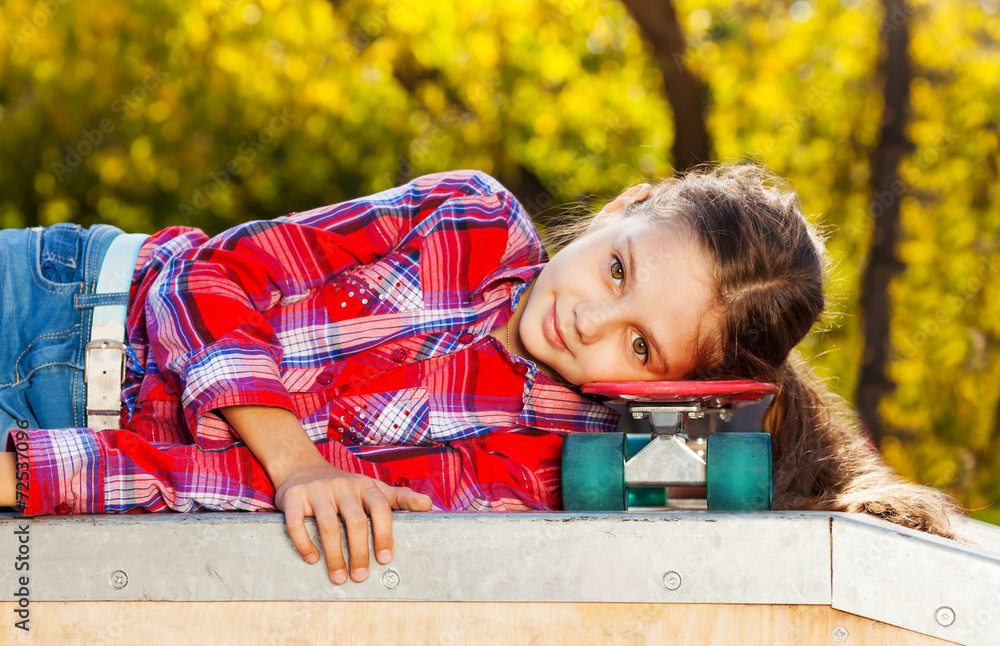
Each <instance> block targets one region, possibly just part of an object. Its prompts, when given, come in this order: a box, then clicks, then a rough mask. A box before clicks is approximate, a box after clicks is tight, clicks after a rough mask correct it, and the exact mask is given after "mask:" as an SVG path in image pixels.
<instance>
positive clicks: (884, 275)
mask: <svg viewBox="0 0 1000 646" xmlns="http://www.w3.org/2000/svg"><path fill="white" fill-rule="evenodd" d="M882 6H883V8H884V10H885V16H884V17H883V19H882V27H881V30H880V31H881V38H882V41H883V43H884V51H883V60H882V78H883V82H884V84H885V89H884V92H885V106H884V108H883V111H882V131H881V138H880V141H879V144H878V147H877V148H876V149H875V152H874V154H873V155H872V157H871V168H872V197H871V203H870V206H869V214H870V215H871V217H872V220H873V221H874V228H873V231H872V241H871V255H870V256H869V259H868V265H867V267H865V271H864V274H863V275H862V278H861V306H860V314H861V317H862V320H863V326H864V327H863V332H864V339H865V341H864V343H865V345H864V351H863V353H862V355H861V371H860V375H859V379H858V385H857V390H856V391H855V401H856V405H857V408H858V412H859V414H860V416H861V421H862V423H863V424H864V426H865V428H866V429H867V430H868V432H869V433H870V434H871V436H872V439H874V440H875V442H876V443H879V442H881V440H882V436H883V433H884V429H883V427H882V422H881V420H880V418H879V415H878V404H879V402H880V401H881V400H882V398H883V397H884V396H885V395H887V394H889V393H890V392H891V391H892V388H893V383H892V382H891V381H890V380H889V379H888V378H887V377H886V374H885V368H886V356H887V355H888V346H889V321H890V314H891V312H890V307H889V282H890V281H891V280H892V278H893V276H895V275H896V274H897V273H899V272H900V271H901V270H902V269H903V267H904V265H903V263H902V262H900V260H899V259H898V258H897V257H896V242H897V239H898V237H899V201H900V199H901V198H902V197H903V188H904V187H903V183H902V182H901V181H900V180H899V178H898V170H899V162H900V160H901V159H902V158H903V156H904V155H907V154H908V153H909V152H910V150H911V148H912V146H911V144H910V142H909V141H908V140H907V138H906V132H905V124H906V110H907V105H908V102H909V92H910V60H909V54H908V53H907V45H908V41H909V37H908V30H907V23H908V21H909V13H910V9H909V8H908V7H907V5H906V2H905V0H882Z"/></svg>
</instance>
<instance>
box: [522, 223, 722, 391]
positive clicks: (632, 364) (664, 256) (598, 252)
mask: <svg viewBox="0 0 1000 646" xmlns="http://www.w3.org/2000/svg"><path fill="white" fill-rule="evenodd" d="M609 219H610V220H612V221H611V222H608V220H609ZM708 267H709V265H708V264H707V262H706V260H705V258H704V257H703V254H702V252H701V251H700V249H699V248H698V247H697V246H696V245H695V244H694V243H693V242H692V241H691V240H690V238H688V237H686V236H683V235H677V234H675V233H672V232H671V231H670V230H669V229H668V228H667V226H665V225H664V224H662V223H654V222H650V221H648V220H646V219H644V218H641V217H631V218H625V219H614V218H613V217H609V216H608V215H607V214H605V213H603V212H602V214H600V215H598V218H597V219H596V220H595V222H594V224H593V225H592V228H591V230H590V232H589V234H588V235H586V236H585V237H583V238H582V239H580V240H577V241H576V242H573V243H572V244H570V245H568V246H567V247H566V248H564V249H563V250H562V251H560V252H559V253H557V254H556V255H555V257H553V258H552V260H551V261H550V262H549V263H548V264H547V265H545V267H544V269H542V271H541V273H540V274H539V275H538V277H537V278H536V279H535V281H534V283H533V284H532V286H531V288H530V291H528V292H527V293H526V299H527V302H526V304H525V306H524V310H523V312H522V314H521V317H520V319H519V320H518V321H516V322H515V323H514V327H516V330H517V333H518V341H519V344H518V345H520V347H521V348H523V350H524V351H526V354H528V355H530V358H532V359H533V360H534V361H535V362H536V363H537V364H538V366H539V369H540V370H542V371H543V372H545V373H546V374H548V375H549V376H552V373H553V372H556V373H558V374H560V375H562V377H563V378H564V379H566V380H567V381H569V382H570V383H573V384H582V383H586V382H592V381H655V380H673V379H680V378H682V377H683V376H684V375H686V374H687V373H688V372H689V371H690V370H692V369H693V368H694V367H695V363H696V361H697V357H696V355H695V348H696V344H697V342H698V340H699V339H700V340H701V342H702V344H705V343H708V342H710V341H711V339H712V338H713V336H714V334H713V331H714V330H715V326H716V318H715V316H714V315H713V313H712V312H711V310H710V308H709V305H710V303H709V296H710V290H709V289H708V285H709V284H710V283H709V281H708V276H709V271H708ZM519 309H520V308H519Z"/></svg>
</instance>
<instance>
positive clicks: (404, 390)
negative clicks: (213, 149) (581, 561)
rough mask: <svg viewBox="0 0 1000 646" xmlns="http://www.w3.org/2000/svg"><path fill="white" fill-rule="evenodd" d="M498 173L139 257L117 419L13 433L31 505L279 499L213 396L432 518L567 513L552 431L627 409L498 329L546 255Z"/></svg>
mask: <svg viewBox="0 0 1000 646" xmlns="http://www.w3.org/2000/svg"><path fill="white" fill-rule="evenodd" d="M546 259H547V258H546V256H545V252H544V249H543V247H542V245H541V242H540V240H539V238H538V234H537V232H536V231H535V229H534V226H533V225H532V223H531V220H530V218H529V217H528V215H527V214H526V213H525V211H524V209H523V208H522V207H521V205H520V204H519V203H518V202H517V200H516V199H515V198H514V197H513V196H512V195H511V194H510V193H509V192H508V191H506V189H504V188H503V187H502V186H501V185H500V184H499V183H498V182H497V181H496V180H494V179H493V178H492V177H490V176H488V175H486V174H483V173H479V172H473V171H456V172H450V173H438V174H435V175H428V176H424V177H420V178H417V179H415V180H413V181H412V182H410V183H409V184H407V185H405V186H402V187H399V188H395V189H392V190H389V191H385V192H382V193H378V194H376V195H372V196H369V197H364V198H360V199H356V200H352V201H349V202H344V203H342V204H337V205H333V206H328V207H322V208H319V209H315V210H312V211H308V212H304V213H293V214H290V215H287V216H283V217H279V218H276V219H274V220H270V221H262V222H249V223H246V224H243V225H240V226H237V227H234V228H232V229H230V230H228V231H226V232H224V233H222V234H220V235H219V236H216V237H214V238H212V239H208V237H207V236H205V234H204V233H202V232H201V231H199V230H197V229H191V228H183V227H174V228H169V229H166V230H164V231H161V232H160V233H158V234H156V235H154V236H152V237H151V238H150V239H149V240H148V241H147V242H146V243H145V244H144V245H143V248H142V250H141V252H140V256H139V260H138V262H137V266H136V273H135V277H134V280H133V284H132V294H131V299H130V306H129V314H128V320H127V327H128V334H129V346H130V348H131V350H132V353H131V354H130V357H129V360H128V365H127V376H126V383H125V387H124V391H123V395H122V401H123V410H122V418H121V419H122V424H121V429H119V430H110V431H103V432H93V431H91V430H89V429H57V430H41V429H26V430H20V431H13V432H12V433H11V438H10V440H9V444H8V447H9V448H8V450H13V449H14V448H17V449H18V454H19V461H20V462H22V463H23V464H25V465H26V468H27V473H28V490H27V496H26V498H25V500H24V502H25V505H24V512H25V513H26V514H44V513H53V512H55V513H105V512H123V511H130V510H138V509H146V510H150V511H159V510H163V509H168V508H169V509H175V510H178V511H192V510H195V509H199V508H207V509H217V510H235V509H245V510H262V509H273V508H274V499H273V495H274V490H273V487H272V485H271V482H270V480H269V479H268V477H267V474H266V473H265V472H264V470H263V468H262V467H261V465H260V463H259V462H258V461H257V460H256V459H255V458H254V457H253V455H252V454H251V453H250V451H249V450H248V449H247V448H246V447H245V446H244V445H243V443H242V442H240V440H239V437H238V436H237V435H236V434H235V433H234V432H233V430H232V428H231V427H230V426H229V424H228V423H227V422H226V421H225V419H224V418H223V417H222V416H221V415H220V414H219V413H218V409H219V408H220V407H224V406H232V405H247V404H255V405H265V406H278V407H281V408H286V409H288V410H291V411H292V412H294V413H295V415H296V416H297V417H298V419H299V420H300V421H301V422H302V425H303V427H304V428H305V430H306V432H307V433H308V434H309V436H310V438H311V439H312V440H313V442H314V443H315V444H316V446H317V447H318V448H319V451H320V452H321V453H322V454H323V456H324V457H325V458H326V459H327V460H328V461H330V462H331V463H332V464H334V465H335V466H337V467H339V468H341V469H344V470H347V471H352V472H355V473H362V474H365V475H368V476H371V477H373V478H377V479H380V480H382V481H384V482H387V483H389V484H395V485H404V486H410V487H412V488H413V489H414V490H416V491H419V492H422V493H426V494H427V495H429V496H430V497H431V498H432V500H433V502H434V506H435V508H437V509H448V510H455V509H469V510H495V511H512V510H529V509H543V510H544V509H553V508H558V507H559V505H560V495H559V493H560V491H559V464H560V461H559V458H560V451H561V447H562V438H561V434H562V433H565V432H567V431H608V430H613V429H614V426H615V423H616V421H617V414H616V413H615V412H614V411H612V410H611V409H609V408H607V407H605V406H603V405H601V404H597V403H594V402H592V401H590V400H588V399H586V398H583V397H581V396H579V395H577V394H576V393H574V392H572V391H571V390H569V389H567V388H564V387H563V386H560V385H559V384H557V383H555V382H553V381H552V380H550V379H549V378H547V377H546V376H545V375H544V374H542V373H541V372H539V371H538V370H537V369H536V367H535V365H534V364H533V363H532V362H530V361H528V360H525V359H522V358H520V357H517V356H514V355H510V354H508V352H507V351H506V349H505V348H504V347H503V345H502V344H501V343H498V342H497V341H496V340H495V339H493V338H492V337H490V336H488V334H489V332H490V331H491V330H492V329H494V328H496V327H499V326H501V325H503V324H504V323H505V322H506V321H507V319H508V318H509V317H510V314H511V312H513V310H514V308H515V306H516V304H517V300H518V298H519V297H520V295H521V294H522V293H523V291H524V289H525V288H526V287H527V285H528V283H529V282H530V280H531V279H532V278H533V277H534V276H536V275H537V273H538V272H539V271H540V270H541V265H542V263H544V262H545V260H546Z"/></svg>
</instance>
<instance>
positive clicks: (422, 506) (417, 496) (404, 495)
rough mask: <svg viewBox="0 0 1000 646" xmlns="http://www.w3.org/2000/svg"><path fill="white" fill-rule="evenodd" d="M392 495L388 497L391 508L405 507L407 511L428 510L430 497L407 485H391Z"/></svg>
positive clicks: (429, 508)
mask: <svg viewBox="0 0 1000 646" xmlns="http://www.w3.org/2000/svg"><path fill="white" fill-rule="evenodd" d="M392 489H393V491H392V493H393V495H392V497H391V498H389V502H390V503H391V504H392V508H393V509H406V510H407V511H430V510H431V497H430V496H428V495H426V494H422V493H417V492H416V491H414V490H413V489H410V488H409V487H393V488H392Z"/></svg>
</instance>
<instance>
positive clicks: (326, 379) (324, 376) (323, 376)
mask: <svg viewBox="0 0 1000 646" xmlns="http://www.w3.org/2000/svg"><path fill="white" fill-rule="evenodd" d="M316 381H317V382H319V383H320V384H322V385H323V386H326V385H327V384H329V383H330V382H331V381H333V375H331V374H330V373H329V372H327V371H326V370H324V371H323V372H321V373H319V376H318V377H316Z"/></svg>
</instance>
